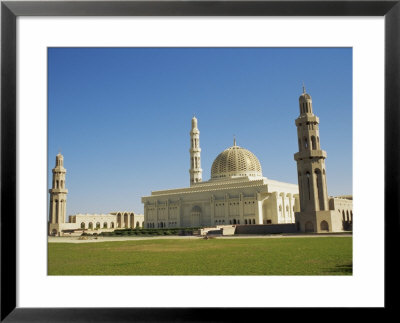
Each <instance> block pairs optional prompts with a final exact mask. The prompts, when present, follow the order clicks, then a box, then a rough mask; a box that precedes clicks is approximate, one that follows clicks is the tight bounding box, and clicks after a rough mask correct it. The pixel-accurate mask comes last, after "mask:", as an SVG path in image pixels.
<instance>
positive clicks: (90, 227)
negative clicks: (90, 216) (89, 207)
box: [89, 222, 93, 230]
mask: <svg viewBox="0 0 400 323" xmlns="http://www.w3.org/2000/svg"><path fill="white" fill-rule="evenodd" d="M89 229H90V230H92V229H93V223H92V222H89Z"/></svg>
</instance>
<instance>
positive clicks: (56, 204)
mask: <svg viewBox="0 0 400 323" xmlns="http://www.w3.org/2000/svg"><path fill="white" fill-rule="evenodd" d="M66 173H67V170H66V169H65V168H64V157H63V155H61V154H60V153H59V154H58V155H57V156H56V166H55V167H54V168H53V184H52V188H51V189H49V193H50V212H49V213H50V219H49V221H50V224H59V223H65V215H66V210H67V208H66V204H67V193H68V190H67V189H66V188H65V174H66Z"/></svg>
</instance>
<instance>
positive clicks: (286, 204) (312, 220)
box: [49, 86, 353, 235]
mask: <svg viewBox="0 0 400 323" xmlns="http://www.w3.org/2000/svg"><path fill="white" fill-rule="evenodd" d="M299 108H300V115H299V117H298V118H297V119H296V121H295V124H296V127H297V137H298V147H299V151H298V152H297V153H295V154H294V159H295V161H296V163H297V172H298V184H292V183H284V182H279V181H276V180H272V179H269V178H266V177H264V176H263V174H262V169H261V164H260V161H259V160H258V158H257V157H256V156H255V155H254V154H253V153H252V152H250V151H249V150H247V149H245V148H243V147H240V146H238V145H237V144H236V141H235V140H234V142H233V146H231V147H229V148H227V149H225V150H224V151H223V152H221V153H220V154H219V155H218V156H217V157H216V158H215V160H214V162H213V164H212V167H211V178H210V179H209V180H208V181H203V180H202V173H203V170H202V168H201V148H200V131H199V129H198V121H197V119H196V117H193V119H192V126H191V131H190V149H189V153H190V169H189V174H190V186H189V187H187V188H177V189H167V190H162V191H153V192H151V195H150V196H144V197H142V203H143V204H144V215H143V214H136V213H134V212H112V213H108V214H75V215H72V216H70V217H69V221H68V222H66V221H65V219H66V203H67V193H68V190H67V189H66V187H65V176H66V169H65V168H64V157H63V156H62V155H61V154H58V155H57V156H56V165H55V168H54V169H53V181H52V188H51V189H50V190H49V193H50V208H49V234H50V235H63V234H65V233H68V232H69V233H70V232H79V231H83V230H88V231H89V232H90V231H93V232H94V230H97V232H101V231H113V230H115V229H116V228H138V227H144V228H178V227H179V228H182V227H212V228H215V227H217V228H224V227H225V228H232V227H233V228H234V231H231V232H235V233H273V232H342V231H352V226H353V201H352V196H351V195H350V196H341V197H329V196H328V191H327V180H326V176H327V174H326V167H325V159H326V157H327V154H326V152H325V151H324V150H322V149H321V145H320V139H319V118H318V117H317V116H316V115H314V113H313V108H312V99H311V96H310V95H309V94H308V93H306V91H305V88H304V86H303V93H302V94H301V95H300V98H299Z"/></svg>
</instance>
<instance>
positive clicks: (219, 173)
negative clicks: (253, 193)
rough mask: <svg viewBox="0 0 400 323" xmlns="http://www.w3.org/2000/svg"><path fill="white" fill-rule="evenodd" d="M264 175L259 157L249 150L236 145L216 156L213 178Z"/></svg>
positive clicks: (212, 168) (212, 172) (212, 170)
mask: <svg viewBox="0 0 400 323" xmlns="http://www.w3.org/2000/svg"><path fill="white" fill-rule="evenodd" d="M244 176H252V177H262V171H261V165H260V162H259V161H258V158H257V157H256V156H255V155H254V154H253V153H252V152H251V151H249V150H247V149H244V148H242V147H239V146H236V143H235V144H234V145H233V146H232V147H230V148H228V149H225V150H224V151H223V152H222V153H220V154H219V155H218V156H217V158H215V160H214V162H213V164H212V167H211V179H215V178H224V177H244Z"/></svg>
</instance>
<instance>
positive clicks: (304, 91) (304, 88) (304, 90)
mask: <svg viewBox="0 0 400 323" xmlns="http://www.w3.org/2000/svg"><path fill="white" fill-rule="evenodd" d="M304 93H306V87H305V85H304V81H303V94H304Z"/></svg>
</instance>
